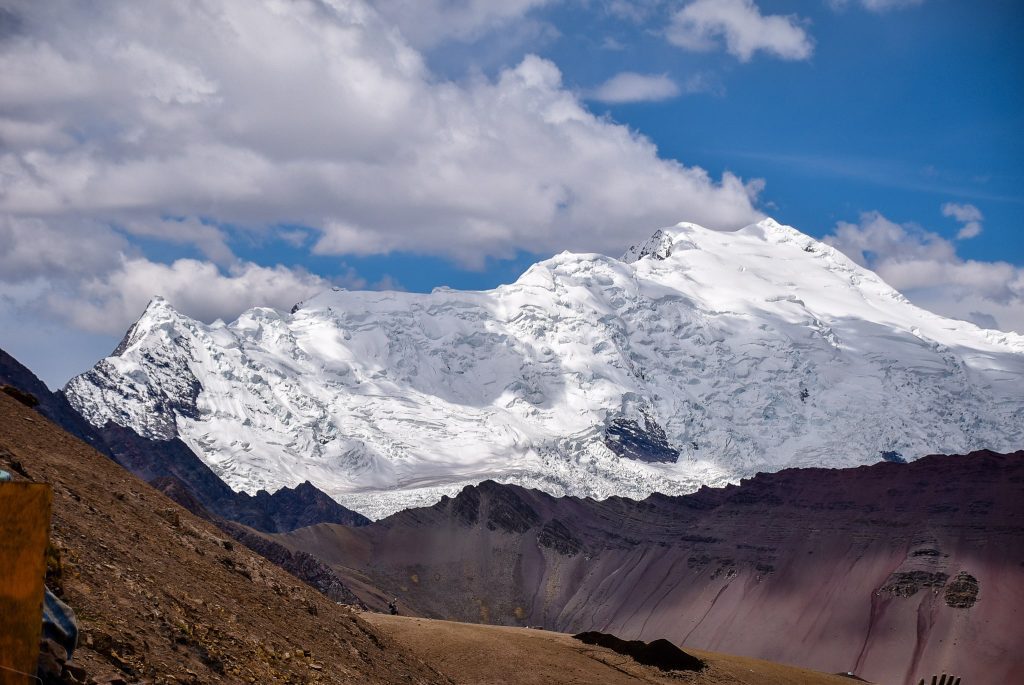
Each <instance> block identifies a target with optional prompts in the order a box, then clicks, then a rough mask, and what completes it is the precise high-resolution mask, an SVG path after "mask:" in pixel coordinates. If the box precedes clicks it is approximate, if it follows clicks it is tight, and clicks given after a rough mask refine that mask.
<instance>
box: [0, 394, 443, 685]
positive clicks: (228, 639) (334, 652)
mask: <svg viewBox="0 0 1024 685" xmlns="http://www.w3.org/2000/svg"><path fill="white" fill-rule="evenodd" d="M0 468H3V469H5V470H8V471H11V472H12V473H14V474H15V476H16V477H17V478H29V479H31V480H35V481H41V482H47V483H50V484H52V486H53V489H54V514H53V523H52V533H51V538H52V540H53V542H54V544H55V545H56V547H57V548H58V549H59V551H60V557H61V559H62V562H63V571H62V573H61V574H60V575H59V576H57V575H56V574H55V575H54V577H52V578H51V586H54V585H57V584H58V582H57V581H58V580H59V584H60V585H62V588H61V589H62V593H63V597H64V599H65V601H66V602H67V603H68V604H70V605H71V607H72V608H73V609H75V611H76V612H77V614H78V617H79V619H80V621H81V624H82V628H83V634H82V639H81V642H80V645H81V646H80V648H79V650H78V651H77V652H76V654H75V660H76V661H78V662H79V663H80V664H81V665H82V666H84V667H85V668H86V670H87V671H88V673H89V674H90V675H91V676H92V677H95V678H97V679H101V678H102V677H112V676H119V677H122V678H124V679H125V680H126V681H127V682H152V683H352V684H361V683H396V682H402V683H444V682H448V681H447V679H446V678H444V677H443V676H441V675H439V674H438V673H437V672H436V671H434V669H432V668H430V667H429V666H427V665H426V664H424V663H423V662H422V661H421V660H420V659H418V658H417V657H415V656H412V655H411V654H409V653H408V652H406V651H405V650H404V649H402V648H401V647H399V646H397V645H395V644H394V643H393V642H392V641H391V640H390V639H388V638H387V637H383V636H381V635H380V634H378V632H377V631H376V630H375V629H374V628H372V627H370V626H369V625H367V623H366V622H364V621H363V620H362V619H360V618H359V617H358V616H357V615H356V614H354V613H353V612H352V611H351V610H349V609H348V608H347V607H342V606H338V605H336V604H335V603H334V602H331V601H329V600H327V599H326V598H325V597H324V596H323V595H321V594H319V593H317V592H315V591H314V590H312V589H311V588H309V587H307V586H306V585H304V584H302V583H300V582H299V581H297V580H296V579H295V578H294V577H292V576H290V575H288V574H287V573H285V572H284V571H282V570H281V569H279V568H277V567H275V566H274V565H272V564H270V563H269V562H267V561H265V560H264V559H262V558H260V557H258V556H256V555H254V554H253V553H251V552H249V551H248V550H247V549H245V548H244V547H243V546H241V545H239V544H237V543H233V542H230V541H229V540H228V539H227V536H225V535H224V534H223V533H221V532H220V531H219V530H218V529H217V528H215V527H214V526H212V525H210V524H208V523H206V522H204V521H201V520H199V519H197V518H196V517H194V516H192V515H191V514H189V513H188V512H187V511H185V510H184V509H182V508H181V507H179V506H178V505H176V504H174V503H173V502H172V501H171V500H169V499H167V498H166V497H164V496H163V495H162V494H160V493H158V492H157V491H155V490H154V489H152V488H151V487H149V486H148V485H146V484H145V483H143V482H142V481H141V480H139V479H138V478H136V477H135V476H132V475H131V474H129V473H128V472H127V471H125V470H124V469H122V468H121V467H119V466H118V465H117V464H115V463H114V462H112V461H111V460H110V459H108V458H106V457H105V456H103V455H101V454H99V453H98V452H96V451H95V450H93V449H92V448H90V447H88V446H87V445H85V444H84V443H82V442H81V441H79V440H78V439H77V438H74V437H72V436H71V435H69V434H67V433H65V432H64V431H62V430H60V429H59V428H58V427H57V426H55V425H54V424H52V423H50V422H49V421H48V420H46V419H45V418H43V417H42V416H41V415H39V414H38V413H36V412H35V411H32V410H31V409H29V408H27V407H25V406H23V405H22V404H19V403H18V402H16V401H15V400H14V399H12V398H10V397H8V396H7V395H5V394H3V393H0Z"/></svg>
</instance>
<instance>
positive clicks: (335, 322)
mask: <svg viewBox="0 0 1024 685" xmlns="http://www.w3.org/2000/svg"><path fill="white" fill-rule="evenodd" d="M65 392H66V394H67V397H68V399H69V400H70V401H71V403H72V405H73V406H74V407H75V409H76V410H77V411H79V412H80V413H81V414H82V415H83V416H84V417H85V418H86V419H88V420H89V421H90V422H91V423H93V424H95V425H97V426H101V425H103V424H105V423H107V422H108V421H112V422H114V423H117V424H119V425H122V426H126V427H129V428H132V429H133V430H135V431H136V432H138V433H139V434H141V435H143V436H145V437H149V438H154V439H162V440H166V439H170V438H173V437H175V436H178V437H180V438H181V439H182V440H183V441H185V442H186V444H188V445H189V447H190V448H191V449H193V450H194V451H195V452H196V454H197V455H199V457H200V458H201V459H203V461H204V462H206V463H207V464H208V465H209V466H210V467H211V468H212V469H213V470H214V471H215V472H216V473H217V474H218V475H219V476H220V477H221V478H223V479H224V480H225V481H226V482H227V483H228V484H229V485H230V486H231V487H232V488H234V489H236V490H244V491H247V492H249V493H255V492H256V491H257V490H259V489H267V490H271V491H274V490H277V489H279V488H281V487H284V486H291V487H293V486H296V485H298V484H299V483H302V482H303V481H306V480H309V481H311V482H312V483H314V484H315V485H316V486H317V487H319V488H320V489H322V490H324V491H325V492H327V493H328V494H329V495H331V496H332V497H334V498H336V499H337V500H338V501H339V502H340V503H341V504H343V505H344V506H346V507H349V508H351V509H354V510H356V511H359V512H361V513H364V514H366V515H367V516H369V517H371V518H380V517H383V516H386V515H389V514H391V513H393V512H395V511H398V510H401V509H404V508H407V507H410V506H419V505H426V504H431V503H433V502H435V501H437V500H438V499H439V498H440V497H441V496H442V495H454V494H455V493H456V492H458V491H459V490H461V489H462V488H463V487H464V486H465V485H469V484H475V483H479V482H481V481H483V480H485V479H492V480H496V481H499V482H505V483H515V484H519V485H523V486H526V487H533V488H538V489H541V490H544V491H546V492H548V493H551V494H554V495H558V496H560V495H575V496H580V497H593V498H599V499H600V498H606V497H609V496H613V495H620V496H628V497H632V498H642V497H645V496H647V495H649V494H650V493H652V492H655V491H657V492H662V493H666V494H683V493H687V492H692V491H693V490H695V489H697V488H698V487H700V486H701V485H712V486H715V485H722V484H724V483H726V482H735V481H737V480H739V479H740V478H743V477H747V476H751V475H753V474H755V473H757V472H759V471H775V470H779V469H782V468H787V467H848V466H855V465H860V464H870V463H874V462H876V461H879V460H880V459H881V458H882V457H881V455H882V453H892V452H897V453H899V454H900V455H902V456H903V457H905V458H907V459H915V458H918V457H921V456H924V455H926V454H931V453H946V454H957V453H959V454H963V453H967V452H970V451H973V450H977V449H982V448H989V449H993V450H996V451H1001V452H1009V451H1012V450H1015V449H1019V448H1020V447H1021V446H1022V445H1024V336H1021V335H1018V334H1014V333H1007V332H1001V331H992V330H983V329H980V328H978V327H977V326H975V325H974V324H971V323H967V322H963V321H956V320H952V319H947V318H944V317H941V316H938V315H936V314H933V313H931V312H928V311H925V310H923V309H921V308H918V307H916V306H914V305H913V304H911V303H910V302H909V301H908V300H907V299H906V298H905V297H904V296H903V295H901V294H900V293H898V292H897V291H895V290H894V289H892V288H891V287H890V286H888V285H887V284H886V283H884V282H883V281H882V280H881V279H880V278H879V277H878V276H877V275H876V274H874V273H873V272H871V271H869V270H867V269H865V268H862V267H861V266H858V265H857V264H856V263H854V262H852V261H851V260H850V259H848V258H847V257H846V256H844V255H843V254H842V253H840V252H839V251H837V250H836V249H834V248H832V247H830V246H828V245H826V244H824V243H822V242H819V241H817V240H815V239H813V238H811V237H809V236H807V235H804V234H803V233H801V232H799V231H798V230H796V229H794V228H792V227H789V226H783V225H781V224H779V223H777V222H775V221H774V220H771V219H765V220H763V221H761V222H759V223H757V224H753V225H751V226H747V227H745V228H742V229H739V230H737V231H732V232H723V231H713V230H709V229H705V228H702V227H700V226H697V225H695V224H690V223H681V224H678V225H676V226H674V227H671V228H665V229H661V230H659V231H657V232H656V233H655V234H654V235H653V236H652V237H651V238H650V239H649V240H647V241H645V242H643V243H640V244H638V245H634V246H633V247H631V248H629V250H627V252H626V253H625V254H624V255H623V256H622V258H620V259H615V258H612V257H607V256H603V255H599V254H572V253H567V252H566V253H562V254H559V255H556V256H554V257H552V258H550V259H547V260H544V261H541V262H539V263H537V264H534V265H533V266H531V267H530V268H529V269H528V270H527V271H526V272H525V273H524V274H523V275H522V276H521V277H520V278H519V279H518V280H516V281H515V282H514V283H511V284H508V285H502V286H499V287H497V288H495V289H493V290H487V291H457V290H452V289H449V288H437V289H435V290H434V291H432V292H430V293H406V292H363V291H359V292H355V291H347V290H343V289H338V288H335V289H332V290H329V291H326V292H323V293H321V294H319V295H317V296H315V297H313V298H311V299H309V300H307V301H304V302H301V303H299V304H297V305H296V306H295V307H294V308H293V310H292V311H291V312H279V311H276V310H273V309H269V308H261V307H257V308H254V309H251V310H249V311H247V312H245V313H244V314H242V315H241V316H239V317H238V319H237V320H235V321H233V322H230V323H226V322H223V321H216V322H214V323H212V324H204V323H202V322H199V321H195V320H193V319H190V318H189V317H187V316H184V315H182V314H181V313H179V312H177V311H176V310H175V309H174V308H173V307H172V306H171V305H170V304H169V303H167V302H166V301H164V300H162V299H160V298H155V299H154V300H153V301H152V302H151V303H150V305H149V306H148V307H147V309H146V311H145V312H144V313H143V315H142V316H141V318H140V319H139V320H138V321H137V322H136V323H135V324H134V325H133V326H132V327H131V328H130V329H129V331H128V333H127V334H126V336H125V338H124V340H123V341H122V342H121V344H120V345H119V346H118V348H117V349H116V350H115V351H114V353H113V354H112V355H111V356H110V357H107V358H106V359H103V360H101V361H99V362H98V363H97V364H96V365H95V366H94V367H93V368H92V369H90V370H89V371H87V372H85V373H83V374H82V375H79V376H77V377H75V378H73V379H72V380H71V381H70V382H69V383H68V384H67V386H66V388H65Z"/></svg>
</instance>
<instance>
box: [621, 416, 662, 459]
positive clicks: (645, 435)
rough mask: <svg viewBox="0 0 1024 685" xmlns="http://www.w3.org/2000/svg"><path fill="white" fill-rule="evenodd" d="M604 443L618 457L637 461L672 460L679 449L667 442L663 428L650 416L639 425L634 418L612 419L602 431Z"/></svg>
mask: <svg viewBox="0 0 1024 685" xmlns="http://www.w3.org/2000/svg"><path fill="white" fill-rule="evenodd" d="M604 444H605V446H606V447H608V449H610V450H611V451H612V452H614V453H615V454H617V455H618V456H620V457H625V458H626V459H635V460H637V461H645V462H648V463H652V462H674V461H676V460H677V459H679V450H677V449H675V448H673V447H672V446H671V445H670V444H669V443H668V437H667V436H666V435H665V429H664V428H662V427H661V426H659V425H658V423H657V421H655V420H654V419H653V418H651V417H650V416H645V417H644V425H643V426H641V425H640V424H639V422H637V421H636V419H622V418H619V419H614V420H613V421H612V422H611V423H609V424H608V427H607V428H606V429H605V432H604Z"/></svg>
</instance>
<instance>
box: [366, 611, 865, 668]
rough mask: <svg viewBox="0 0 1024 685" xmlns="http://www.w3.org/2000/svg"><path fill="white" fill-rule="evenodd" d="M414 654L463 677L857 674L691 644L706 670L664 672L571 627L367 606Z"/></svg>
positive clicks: (372, 616)
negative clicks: (482, 621)
mask: <svg viewBox="0 0 1024 685" xmlns="http://www.w3.org/2000/svg"><path fill="white" fill-rule="evenodd" d="M364 618H365V619H366V620H367V621H368V622H369V623H370V624H371V625H373V626H375V627H377V628H379V629H380V630H381V631H382V632H384V633H386V634H388V635H390V636H391V637H393V638H394V639H395V640H397V641H399V642H401V643H402V644H403V645H405V646H406V647H408V648H409V649H410V650H412V652H413V653H414V654H416V655H417V656H419V657H420V658H422V659H424V660H425V661H429V662H430V663H436V664H439V665H440V668H441V669H442V670H443V671H444V674H445V675H447V676H448V677H450V678H451V679H452V681H453V682H455V683H458V684H460V685H462V684H465V685H483V684H485V683H486V684H490V685H498V684H500V683H509V684H515V685H573V684H577V685H584V684H586V685H591V684H592V683H601V684H602V685H638V683H665V684H671V685H681V684H683V683H686V684H688V685H689V684H692V685H740V684H746V685H754V684H756V685H851V683H853V682H854V681H852V680H850V679H848V678H842V677H839V676H835V675H826V674H824V673H815V672H813V671H806V670H804V669H800V668H793V667H791V666H782V665H779V664H773V663H769V662H767V661H759V660H757V659H744V658H742V657H729V656H725V655H723V654H715V653H712V652H704V651H692V650H691V652H692V653H693V654H694V655H695V656H698V657H700V658H701V659H703V660H704V661H705V662H706V663H707V664H708V665H707V668H705V669H704V670H703V671H701V672H699V673H688V672H671V673H670V674H665V673H663V672H661V671H659V670H658V669H656V668H653V667H650V666H641V665H639V664H637V663H636V662H634V661H633V660H632V659H630V658H628V657H624V656H622V655H620V654H616V653H615V652H613V651H611V650H609V649H605V648H603V647H595V646H592V645H585V644H583V643H582V642H580V641H578V640H575V639H573V637H572V636H571V635H568V634H565V633H553V632H549V631H546V630H534V629H530V628H509V627H500V626H481V625H473V624H468V623H455V622H451V621H437V620H431V619H424V618H410V617H404V616H387V615H384V614H364Z"/></svg>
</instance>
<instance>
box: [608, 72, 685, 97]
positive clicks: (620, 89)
mask: <svg viewBox="0 0 1024 685" xmlns="http://www.w3.org/2000/svg"><path fill="white" fill-rule="evenodd" d="M681 92H682V91H681V90H680V88H679V84H677V83H676V82H675V81H673V80H672V79H671V78H669V76H668V75H667V74H638V73H636V72H632V71H623V72H621V73H618V74H616V75H615V76H612V77H611V78H610V79H608V80H607V81H605V82H604V83H602V84H601V85H600V86H598V87H597V88H595V89H594V92H593V93H592V94H591V98H592V99H594V100H599V101H601V102H608V103H613V104H614V103H623V102H659V101H661V100H669V99H671V98H674V97H676V96H677V95H679V94H680V93H681Z"/></svg>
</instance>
